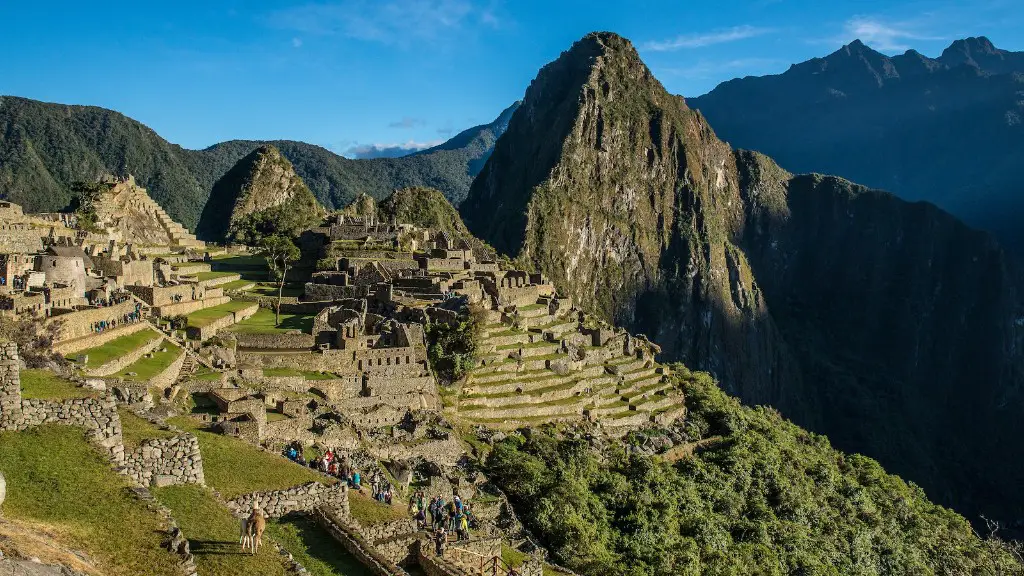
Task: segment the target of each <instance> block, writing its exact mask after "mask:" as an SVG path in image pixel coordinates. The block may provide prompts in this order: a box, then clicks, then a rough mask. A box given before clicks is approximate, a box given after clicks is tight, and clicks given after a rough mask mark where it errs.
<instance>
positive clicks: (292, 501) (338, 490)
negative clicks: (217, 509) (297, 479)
mask: <svg viewBox="0 0 1024 576" xmlns="http://www.w3.org/2000/svg"><path fill="white" fill-rule="evenodd" d="M253 503H256V504H257V505H259V507H260V508H261V509H262V510H263V513H264V514H266V516H267V517H269V518H280V517H281V516H284V515H285V514H288V513H290V512H310V511H312V510H314V509H316V508H320V507H324V508H328V509H335V510H340V511H341V514H342V515H344V516H348V486H346V485H345V484H343V483H340V482H339V483H337V484H334V485H332V486H328V485H326V484H321V483H320V482H309V483H308V484H303V485H302V486H295V487H293V488H288V489H287V490H275V491H272V492H251V493H249V494H245V495H242V496H239V497H238V498H235V499H234V500H231V501H230V502H228V508H230V509H231V510H232V511H233V512H235V513H236V514H247V513H249V512H250V511H251V510H252V506H253Z"/></svg>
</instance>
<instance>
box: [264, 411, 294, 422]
mask: <svg viewBox="0 0 1024 576" xmlns="http://www.w3.org/2000/svg"><path fill="white" fill-rule="evenodd" d="M281 420H291V416H287V415H285V414H281V413H280V412H267V422H280V421H281Z"/></svg>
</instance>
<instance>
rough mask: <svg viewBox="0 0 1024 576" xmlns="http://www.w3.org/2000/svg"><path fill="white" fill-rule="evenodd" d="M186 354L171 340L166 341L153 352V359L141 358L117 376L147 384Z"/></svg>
mask: <svg viewBox="0 0 1024 576" xmlns="http://www.w3.org/2000/svg"><path fill="white" fill-rule="evenodd" d="M161 349H166V350H167V351H166V352H161V351H160V350H161ZM182 354H184V352H182V350H181V348H179V347H178V345H177V344H175V343H173V342H171V341H170V340H165V341H164V343H163V344H161V345H160V347H159V348H157V349H156V350H154V351H153V356H152V357H151V358H145V357H143V358H139V359H138V360H137V361H136V362H135V363H133V364H131V365H129V366H128V367H127V368H125V369H124V370H121V371H120V372H118V373H117V374H115V376H118V377H120V378H124V379H125V380H132V381H135V382H145V381H147V380H150V379H151V378H153V377H154V376H156V375H157V374H160V373H161V372H163V371H164V370H166V369H167V367H168V366H170V365H171V364H173V363H174V361H175V360H177V359H178V357H179V356H181V355H182ZM129 372H134V373H135V375H134V376H129V375H128V373H129Z"/></svg>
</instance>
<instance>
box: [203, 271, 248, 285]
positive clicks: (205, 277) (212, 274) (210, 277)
mask: <svg viewBox="0 0 1024 576" xmlns="http://www.w3.org/2000/svg"><path fill="white" fill-rule="evenodd" d="M235 274H238V272H227V271H219V272H218V271H210V272H197V273H196V279H197V280H199V281H200V282H202V281H203V280H214V279H216V278H224V277H226V276H234V275H235Z"/></svg>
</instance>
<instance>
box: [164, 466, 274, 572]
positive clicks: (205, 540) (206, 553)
mask: <svg viewBox="0 0 1024 576" xmlns="http://www.w3.org/2000/svg"><path fill="white" fill-rule="evenodd" d="M204 456H205V455H204ZM153 495H154V496H156V497H157V499H158V500H160V502H162V503H163V504H164V506H167V507H168V508H170V509H171V515H172V516H174V519H175V521H177V522H178V526H179V527H181V531H182V532H183V533H184V534H185V537H186V538H188V540H189V548H190V550H191V551H192V554H193V555H194V556H195V559H196V568H198V569H199V573H200V574H210V575H216V576H249V575H251V574H260V575H261V576H262V575H264V574H266V575H277V574H280V575H282V576H284V575H286V574H288V568H287V566H285V563H284V558H283V557H282V556H281V555H279V554H278V553H277V551H275V550H274V547H273V546H272V545H271V544H270V542H269V538H268V537H267V535H266V533H264V535H263V545H262V546H261V547H260V552H259V554H257V555H255V556H253V555H251V554H249V553H248V552H245V553H243V552H242V547H241V546H240V545H239V544H238V532H239V520H238V519H236V518H235V517H234V516H233V515H232V514H231V512H230V511H229V510H228V509H227V508H225V507H224V506H223V505H222V504H221V503H220V502H217V500H216V499H215V498H214V497H213V494H212V493H211V492H210V491H209V489H207V488H204V487H202V486H195V485H185V486H168V487H166V488H154V489H153Z"/></svg>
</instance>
